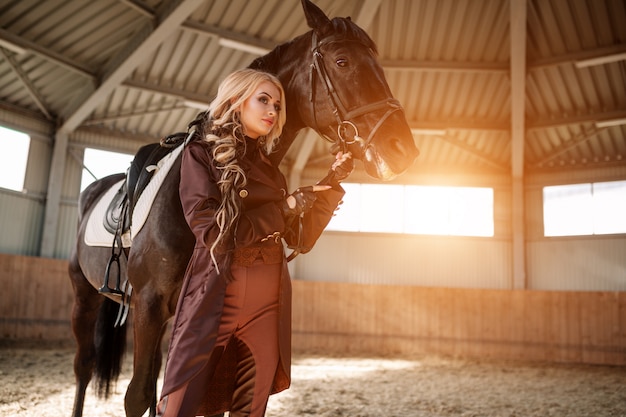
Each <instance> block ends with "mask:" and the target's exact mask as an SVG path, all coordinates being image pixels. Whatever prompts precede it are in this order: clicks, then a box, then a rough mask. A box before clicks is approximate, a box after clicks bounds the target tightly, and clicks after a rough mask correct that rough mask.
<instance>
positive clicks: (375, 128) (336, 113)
mask: <svg viewBox="0 0 626 417" xmlns="http://www.w3.org/2000/svg"><path fill="white" fill-rule="evenodd" d="M302 5H303V8H304V13H305V15H306V19H307V23H308V25H309V27H310V28H311V29H312V31H311V32H310V45H309V47H310V51H309V55H310V56H309V59H310V65H309V72H308V74H307V76H308V77H309V79H310V81H309V82H310V83H311V85H310V86H309V88H310V90H311V95H310V97H309V99H310V102H309V103H308V108H310V111H309V112H308V114H306V113H304V112H302V108H303V107H307V106H302V105H299V110H300V113H301V115H300V116H301V118H302V119H303V121H304V122H305V124H306V125H308V126H310V127H312V128H314V129H315V130H317V131H318V132H319V133H320V134H322V136H324V137H326V138H328V139H329V140H331V141H333V142H335V144H337V145H338V146H339V147H341V148H342V149H343V150H349V151H351V152H352V154H353V155H354V157H355V158H357V159H361V160H362V161H363V164H364V166H365V170H366V171H367V173H368V174H369V175H371V176H373V177H376V178H379V179H382V180H390V179H392V178H394V177H395V176H396V175H398V174H401V173H402V172H404V171H405V170H406V169H407V168H408V167H409V166H410V165H411V164H412V163H413V161H414V160H415V158H416V157H417V156H418V154H419V151H418V150H417V148H416V146H415V143H414V141H413V135H412V134H411V129H410V128H409V125H408V123H407V121H406V118H405V115H404V111H403V109H402V106H401V105H400V103H399V102H398V101H397V100H396V99H394V97H393V95H392V94H391V91H390V89H389V86H388V85H387V81H386V79H385V75H384V73H383V69H382V67H381V66H380V64H379V62H378V60H377V52H376V45H375V44H374V42H373V41H372V39H371V38H370V37H369V36H368V35H367V34H366V33H365V31H363V29H361V28H360V27H358V26H357V25H356V24H355V23H354V22H352V21H351V20H350V18H334V19H332V20H330V19H329V18H328V17H327V16H326V15H325V14H324V12H322V11H321V10H320V9H319V8H318V7H317V6H315V5H314V4H313V3H311V2H310V1H308V0H302ZM311 102H312V103H311ZM288 104H289V103H288ZM301 104H303V103H301ZM311 106H312V107H311Z"/></svg>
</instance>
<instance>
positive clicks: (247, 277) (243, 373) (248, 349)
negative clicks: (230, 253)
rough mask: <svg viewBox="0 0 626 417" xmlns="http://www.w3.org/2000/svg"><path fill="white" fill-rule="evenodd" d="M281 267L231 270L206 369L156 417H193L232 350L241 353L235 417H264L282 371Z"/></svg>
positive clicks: (162, 405)
mask: <svg viewBox="0 0 626 417" xmlns="http://www.w3.org/2000/svg"><path fill="white" fill-rule="evenodd" d="M281 268H282V264H265V263H263V260H262V259H259V260H257V261H255V262H254V263H253V264H252V265H251V266H249V267H245V266H238V265H233V266H232V272H233V278H234V280H233V282H231V283H230V284H228V286H227V287H226V295H225V299H224V310H223V312H222V317H221V321H220V327H219V332H218V338H217V341H216V344H215V347H214V348H213V351H212V353H211V357H210V359H209V361H208V362H207V364H206V365H205V366H204V367H203V368H202V370H201V371H200V372H199V373H198V374H197V375H195V376H194V377H193V379H191V380H190V381H188V382H187V383H186V384H185V385H183V386H182V387H181V388H179V389H178V390H176V391H174V392H172V393H170V394H169V395H168V396H167V397H165V398H163V399H162V400H161V402H160V403H159V406H158V408H157V415H158V416H163V417H193V416H196V415H197V414H196V413H197V412H198V408H199V407H200V405H201V404H202V402H203V400H204V398H205V397H206V395H207V392H206V387H207V386H208V381H210V380H211V379H212V378H213V377H214V374H215V370H216V369H217V367H218V365H219V361H220V359H221V357H222V354H223V352H224V350H225V349H226V347H227V346H229V349H230V348H231V347H233V348H235V349H236V358H237V363H236V366H235V369H233V370H232V372H233V374H234V375H233V379H234V383H235V389H234V391H233V396H232V399H231V400H230V404H231V406H230V417H262V416H264V415H265V409H266V407H267V400H268V398H269V395H270V390H271V388H272V383H273V380H274V375H275V374H276V369H277V367H278V360H279V349H278V296H279V284H280V274H281ZM225 411H226V410H225Z"/></svg>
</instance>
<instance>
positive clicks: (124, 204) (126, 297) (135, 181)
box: [98, 112, 208, 327]
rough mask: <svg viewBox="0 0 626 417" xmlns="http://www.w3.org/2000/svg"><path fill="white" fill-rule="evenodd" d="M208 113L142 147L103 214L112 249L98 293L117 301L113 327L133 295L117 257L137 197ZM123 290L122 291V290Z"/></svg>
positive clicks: (120, 322) (123, 318) (122, 319)
mask: <svg viewBox="0 0 626 417" xmlns="http://www.w3.org/2000/svg"><path fill="white" fill-rule="evenodd" d="M207 114H208V113H207V112H202V113H199V114H198V115H197V116H196V119H195V120H193V121H192V122H191V123H190V124H189V126H188V128H189V131H188V132H189V133H187V132H178V133H173V134H171V135H169V136H166V137H165V138H163V139H161V141H160V142H159V143H151V144H148V145H145V146H142V147H141V148H139V150H138V151H137V154H136V155H135V158H133V161H132V162H131V163H130V167H129V168H128V170H127V171H126V179H125V180H124V182H123V183H122V185H121V186H120V188H119V190H118V191H117V193H116V194H115V196H114V197H113V199H112V200H111V202H110V203H109V206H108V207H107V210H106V212H105V215H104V219H103V225H104V228H105V229H106V230H107V231H108V232H109V233H111V234H113V236H114V238H113V244H112V246H111V257H110V258H109V261H108V263H107V266H106V269H105V271H104V282H103V284H102V287H100V289H99V290H98V292H99V293H100V294H105V295H109V296H110V297H113V298H114V299H115V298H119V299H120V308H119V311H118V314H117V319H116V320H115V327H121V326H123V325H124V323H125V322H126V318H127V316H128V311H129V309H130V296H131V293H132V289H133V288H132V285H130V283H129V282H128V280H125V281H124V282H123V283H122V282H121V281H122V271H121V264H120V257H121V256H122V254H124V255H126V256H128V253H127V252H126V251H125V250H124V248H123V245H122V235H123V234H124V233H126V232H127V231H128V230H130V227H131V224H132V218H133V210H134V208H135V204H137V201H139V197H140V196H141V194H142V192H143V191H144V190H145V188H146V186H147V185H148V184H149V183H150V180H151V179H152V177H153V174H154V172H155V171H156V168H157V163H158V162H159V161H160V160H161V159H163V158H164V157H165V156H166V155H167V154H169V153H170V152H172V151H173V150H174V149H176V148H177V147H179V146H180V145H182V144H183V143H185V140H187V138H188V137H189V138H190V137H191V135H194V134H195V131H196V128H197V126H198V125H200V124H201V123H202V120H203V119H204V118H205V117H206V116H207ZM111 273H115V286H114V287H110V286H109V279H110V278H111ZM122 287H123V288H122Z"/></svg>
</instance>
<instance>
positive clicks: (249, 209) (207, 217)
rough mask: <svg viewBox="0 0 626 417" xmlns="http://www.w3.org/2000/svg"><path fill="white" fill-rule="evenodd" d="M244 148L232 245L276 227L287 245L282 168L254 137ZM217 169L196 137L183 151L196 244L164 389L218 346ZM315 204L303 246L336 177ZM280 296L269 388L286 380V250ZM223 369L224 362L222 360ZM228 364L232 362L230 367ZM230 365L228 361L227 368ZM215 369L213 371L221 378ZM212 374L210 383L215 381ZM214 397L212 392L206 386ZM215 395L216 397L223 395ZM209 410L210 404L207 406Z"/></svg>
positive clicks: (338, 194) (323, 214)
mask: <svg viewBox="0 0 626 417" xmlns="http://www.w3.org/2000/svg"><path fill="white" fill-rule="evenodd" d="M247 144H248V146H247V152H246V155H245V157H244V158H243V159H242V160H241V161H240V166H241V167H242V168H243V169H244V170H245V172H246V178H247V185H246V186H245V187H244V189H245V191H243V192H240V193H239V195H240V196H242V207H243V211H242V214H241V217H240V220H239V224H238V227H237V236H236V245H237V247H255V246H258V245H259V244H260V242H261V239H263V238H265V237H266V236H268V235H270V234H272V233H274V232H280V233H281V235H283V236H284V237H285V240H286V241H287V243H288V244H289V245H296V244H297V243H298V242H296V240H298V239H297V237H296V236H297V233H296V230H295V229H296V228H298V229H299V227H298V226H297V223H296V224H293V225H288V224H286V222H285V218H284V217H283V210H282V203H283V201H284V199H285V198H286V196H287V194H288V192H287V183H286V180H285V177H284V176H283V175H282V173H281V172H280V171H279V169H278V168H277V167H275V166H273V165H272V164H271V163H270V161H269V159H267V158H266V157H265V156H264V155H263V153H262V151H261V150H260V149H259V148H257V142H256V141H254V140H251V139H249V140H248V142H247ZM217 178H219V172H218V170H217V169H216V168H215V167H214V165H213V163H212V156H211V154H210V150H209V145H208V144H207V143H206V142H203V141H199V140H196V141H193V142H191V143H189V144H188V145H187V146H186V149H185V150H184V151H183V162H182V165H181V181H180V199H181V203H182V206H183V211H184V214H185V218H186V220H187V223H188V224H189V226H190V228H191V230H192V232H193V233H194V235H195V236H196V246H195V248H194V251H193V254H192V257H191V260H190V262H189V265H188V267H187V272H186V274H185V279H184V282H183V286H182V290H181V293H180V297H179V300H178V306H177V309H176V316H175V321H174V327H173V331H172V336H171V341H170V347H169V352H168V360H167V364H166V369H165V381H164V384H163V389H162V392H161V396H162V397H163V396H166V395H167V394H169V393H171V392H173V391H175V390H176V389H177V388H179V387H181V386H182V385H183V384H184V383H185V382H187V381H189V380H190V379H191V378H192V377H193V376H194V375H196V374H197V373H198V372H199V371H200V370H201V369H202V367H203V366H204V365H205V364H206V363H207V361H208V359H209V357H210V355H211V352H212V349H213V347H214V345H215V340H216V337H217V331H218V328H219V323H220V317H221V311H222V308H223V304H224V293H225V287H226V283H225V282H224V279H223V278H222V277H218V274H217V271H216V269H215V265H214V264H213V261H212V260H211V256H210V247H211V245H212V243H213V241H214V240H215V238H216V236H217V233H218V231H219V230H218V227H217V224H216V221H215V217H214V214H215V210H216V208H217V207H218V206H219V202H220V200H221V194H220V191H219V189H218V187H217V185H216V179H217ZM316 195H317V200H316V201H315V204H314V207H313V209H312V210H311V211H310V212H309V213H307V214H306V215H305V216H304V219H303V227H302V237H303V238H304V239H300V243H303V242H304V244H305V245H306V248H304V249H303V250H302V252H307V251H308V250H310V248H311V247H312V246H313V244H314V243H315V241H316V240H317V238H318V237H319V235H320V234H321V233H322V231H323V229H324V228H325V227H326V225H327V224H328V222H329V221H330V219H331V217H332V215H333V213H334V211H335V209H336V207H337V205H338V204H339V201H340V200H341V198H342V197H343V195H344V190H343V189H342V188H341V186H339V184H337V183H335V184H334V185H333V188H332V189H330V190H327V191H322V192H318V193H316ZM282 263H283V267H282V271H283V272H282V276H281V278H280V279H281V285H280V288H281V290H280V300H279V349H280V352H279V354H280V360H279V366H278V368H279V369H277V372H276V375H275V377H274V384H273V388H272V393H276V392H280V391H282V390H284V389H286V388H288V387H289V384H290V368H291V282H290V277H289V272H288V269H287V261H286V259H285V258H284V256H283V262H282ZM219 368H220V369H222V370H223V369H224V366H223V364H220V366H219ZM230 369H233V368H230ZM226 372H228V368H226ZM218 377H219V375H216V378H218ZM219 386H220V384H219V381H213V382H212V383H211V387H210V388H209V387H207V389H208V390H209V389H211V390H215V389H218V390H219V388H216V387H219ZM210 395H211V397H214V396H215V393H214V392H211V393H210ZM223 395H224V394H223V393H222V394H221V395H220V393H218V394H217V396H216V397H217V398H220V397H223ZM207 411H211V410H207Z"/></svg>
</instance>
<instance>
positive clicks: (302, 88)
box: [250, 33, 312, 164]
mask: <svg viewBox="0 0 626 417" xmlns="http://www.w3.org/2000/svg"><path fill="white" fill-rule="evenodd" d="M310 43H311V35H310V33H306V34H304V35H302V36H299V37H297V38H296V39H294V40H292V41H290V42H287V43H284V44H282V45H279V46H277V47H276V48H274V49H273V50H272V51H270V52H269V53H268V54H267V55H264V56H263V57H261V58H258V59H256V60H255V61H253V62H252V64H251V65H250V67H252V68H256V69H259V70H262V71H266V72H269V73H272V74H275V75H276V76H277V77H278V79H279V80H280V82H281V83H282V85H283V87H284V89H285V95H286V101H287V121H286V123H285V126H284V128H283V134H282V136H281V139H280V145H279V149H277V151H276V152H274V153H273V154H272V155H271V156H270V159H272V162H274V163H275V164H278V163H279V162H280V161H281V160H282V159H283V157H284V156H285V154H286V153H287V150H288V149H289V147H290V146H291V144H292V143H293V141H294V139H295V137H296V135H297V133H298V131H299V130H301V129H302V128H304V127H306V125H305V123H304V121H303V120H302V118H301V117H300V112H299V111H298V110H303V109H298V105H302V103H308V105H312V103H310V101H309V99H308V95H309V94H310V92H309V89H310V88H311V86H310V84H309V71H310V69H309V66H310V59H309V54H310Z"/></svg>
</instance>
